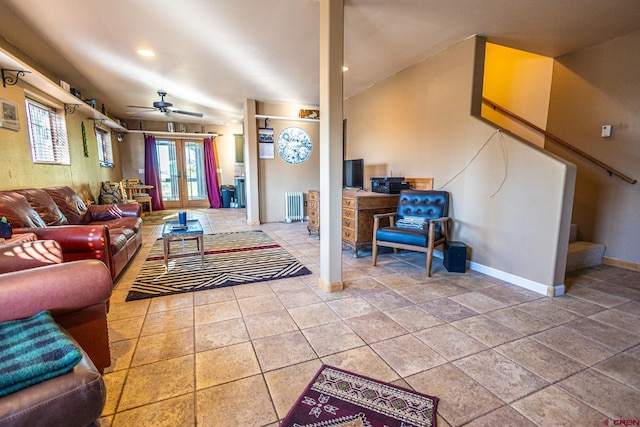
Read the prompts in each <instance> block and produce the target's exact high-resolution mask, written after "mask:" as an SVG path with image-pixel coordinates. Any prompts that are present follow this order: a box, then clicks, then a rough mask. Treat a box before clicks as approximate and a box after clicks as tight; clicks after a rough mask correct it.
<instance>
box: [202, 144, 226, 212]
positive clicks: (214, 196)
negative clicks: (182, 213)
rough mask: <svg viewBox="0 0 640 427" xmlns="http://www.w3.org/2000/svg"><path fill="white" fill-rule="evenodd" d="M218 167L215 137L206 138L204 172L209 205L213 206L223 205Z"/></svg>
mask: <svg viewBox="0 0 640 427" xmlns="http://www.w3.org/2000/svg"><path fill="white" fill-rule="evenodd" d="M217 172H218V167H217V166H216V153H215V150H214V149H213V138H205V139H204V173H205V179H206V184H207V193H208V195H209V205H210V207H212V208H219V207H222V203H221V201H220V187H219V186H218V175H217Z"/></svg>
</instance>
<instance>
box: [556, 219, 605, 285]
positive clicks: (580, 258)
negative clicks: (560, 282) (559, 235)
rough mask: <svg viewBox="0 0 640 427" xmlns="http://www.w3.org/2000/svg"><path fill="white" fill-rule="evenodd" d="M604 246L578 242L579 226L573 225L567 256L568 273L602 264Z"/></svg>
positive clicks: (582, 241)
mask: <svg viewBox="0 0 640 427" xmlns="http://www.w3.org/2000/svg"><path fill="white" fill-rule="evenodd" d="M604 249H605V248H604V245H602V244H599V243H591V242H585V241H584V240H578V226H577V225H576V224H571V231H570V232H569V252H568V254H567V269H566V271H567V273H568V272H570V271H575V270H579V269H581V268H586V267H592V266H594V265H600V264H602V257H603V256H604Z"/></svg>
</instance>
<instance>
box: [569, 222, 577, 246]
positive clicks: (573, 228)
mask: <svg viewBox="0 0 640 427" xmlns="http://www.w3.org/2000/svg"><path fill="white" fill-rule="evenodd" d="M576 240H578V225H577V224H571V228H570V229H569V243H571V242H575V241H576Z"/></svg>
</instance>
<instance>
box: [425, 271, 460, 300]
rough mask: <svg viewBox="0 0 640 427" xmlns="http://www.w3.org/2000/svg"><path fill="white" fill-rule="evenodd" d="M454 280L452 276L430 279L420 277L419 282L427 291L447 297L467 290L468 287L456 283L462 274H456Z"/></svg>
mask: <svg viewBox="0 0 640 427" xmlns="http://www.w3.org/2000/svg"><path fill="white" fill-rule="evenodd" d="M454 277H455V281H454V279H453V278H451V279H446V278H444V279H443V278H440V279H438V278H435V279H432V280H427V281H425V280H424V278H421V282H422V283H421V284H422V285H423V286H424V287H425V288H426V289H427V290H429V291H431V292H434V293H437V294H439V295H440V296H442V297H448V296H453V295H459V294H464V293H467V292H469V289H467V288H465V287H464V286H461V285H459V284H457V279H458V278H461V277H464V275H459V276H458V275H456V276H454Z"/></svg>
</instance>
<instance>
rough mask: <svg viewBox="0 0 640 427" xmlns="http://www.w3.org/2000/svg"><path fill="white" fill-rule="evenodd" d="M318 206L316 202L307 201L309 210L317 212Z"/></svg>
mask: <svg viewBox="0 0 640 427" xmlns="http://www.w3.org/2000/svg"><path fill="white" fill-rule="evenodd" d="M319 205H320V204H319V203H318V201H317V200H309V210H312V209H313V210H315V211H317V210H318V206H319Z"/></svg>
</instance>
